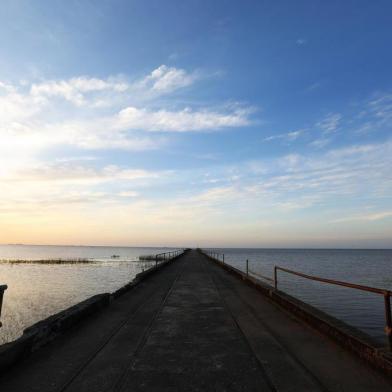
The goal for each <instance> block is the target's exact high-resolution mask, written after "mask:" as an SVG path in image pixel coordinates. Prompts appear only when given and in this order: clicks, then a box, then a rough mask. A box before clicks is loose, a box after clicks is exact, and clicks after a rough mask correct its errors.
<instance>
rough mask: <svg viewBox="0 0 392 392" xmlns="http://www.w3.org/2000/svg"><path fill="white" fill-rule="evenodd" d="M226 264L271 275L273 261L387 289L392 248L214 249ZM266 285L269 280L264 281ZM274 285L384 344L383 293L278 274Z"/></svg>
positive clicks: (391, 277) (390, 283) (391, 279)
mask: <svg viewBox="0 0 392 392" xmlns="http://www.w3.org/2000/svg"><path fill="white" fill-rule="evenodd" d="M217 251H219V252H223V253H225V262H227V263H229V264H231V265H233V266H235V267H237V268H238V269H240V270H242V271H245V270H246V259H248V260H249V269H250V271H254V272H256V273H258V274H262V275H264V276H267V277H270V278H273V269H274V266H275V265H279V266H282V267H286V268H288V269H293V270H296V271H299V272H303V273H305V274H308V275H316V276H320V277H323V278H330V279H336V280H342V281H347V282H351V283H358V284H363V285H367V286H373V287H379V288H384V289H388V290H392V250H340V249H339V250H337V249H335V250H334V249H332V250H331V249H322V250H319V249H317V250H316V249H219V250H217ZM266 283H270V282H267V281H266ZM278 285H279V289H281V290H284V291H286V292H287V293H289V294H291V295H293V296H295V297H297V298H299V299H301V300H302V301H304V302H307V303H309V304H311V305H313V306H315V307H317V308H319V309H321V310H323V311H325V312H326V313H328V314H331V315H333V316H334V317H336V318H338V319H340V320H342V321H344V322H346V323H348V324H349V325H352V326H354V327H356V328H358V329H360V330H362V331H364V332H366V333H367V334H369V335H371V336H372V337H373V338H374V339H375V340H376V341H377V342H379V343H380V344H381V345H383V344H384V343H385V334H384V326H385V316H384V300H383V296H381V295H377V294H372V293H367V292H362V291H358V290H353V289H349V288H344V287H339V286H333V285H329V284H325V283H320V282H315V281H311V280H308V279H303V278H300V277H297V276H294V275H289V274H286V273H284V272H281V271H279V272H278Z"/></svg>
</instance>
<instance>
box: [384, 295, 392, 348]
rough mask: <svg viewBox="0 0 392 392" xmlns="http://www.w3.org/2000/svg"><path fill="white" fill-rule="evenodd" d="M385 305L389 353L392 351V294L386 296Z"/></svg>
mask: <svg viewBox="0 0 392 392" xmlns="http://www.w3.org/2000/svg"><path fill="white" fill-rule="evenodd" d="M384 304H385V333H386V335H387V340H388V346H389V351H392V319H391V293H390V292H389V291H387V292H386V293H385V294H384Z"/></svg>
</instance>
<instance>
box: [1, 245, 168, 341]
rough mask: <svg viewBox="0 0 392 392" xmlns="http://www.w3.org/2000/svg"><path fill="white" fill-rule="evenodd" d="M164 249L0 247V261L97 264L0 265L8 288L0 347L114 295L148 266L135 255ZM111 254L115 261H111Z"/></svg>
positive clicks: (2, 282)
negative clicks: (91, 299) (103, 295)
mask: <svg viewBox="0 0 392 392" xmlns="http://www.w3.org/2000/svg"><path fill="white" fill-rule="evenodd" d="M169 250H171V249H162V248H110V247H108V248H105V247H54V246H49V247H46V246H0V259H22V258H23V259H30V260H31V259H50V258H64V259H68V258H78V257H80V258H89V259H94V260H98V261H99V262H96V263H91V264H89V263H81V264H50V265H44V264H8V263H0V284H7V285H8V289H7V290H6V291H5V294H4V303H3V311H2V316H1V319H2V322H3V327H1V328H0V344H1V343H5V342H7V341H10V340H13V339H15V338H17V337H18V336H20V334H21V333H22V332H23V329H24V328H26V327H28V326H30V325H31V324H33V323H35V322H37V321H39V320H42V319H43V318H46V317H48V316H50V315H51V314H54V313H57V312H59V311H61V310H63V309H66V308H68V307H69V306H72V305H74V304H76V303H78V302H80V301H82V300H84V299H86V298H88V297H90V296H92V295H95V294H100V293H104V292H113V291H115V290H117V289H118V288H120V287H121V286H123V285H124V284H126V283H128V282H129V281H130V280H132V279H133V278H134V277H135V275H136V274H137V273H139V272H141V271H142V270H144V269H147V268H149V267H150V266H151V262H144V261H138V257H139V255H143V254H152V253H160V252H165V251H169ZM113 254H116V255H119V256H120V257H119V258H116V259H111V256H112V255H113Z"/></svg>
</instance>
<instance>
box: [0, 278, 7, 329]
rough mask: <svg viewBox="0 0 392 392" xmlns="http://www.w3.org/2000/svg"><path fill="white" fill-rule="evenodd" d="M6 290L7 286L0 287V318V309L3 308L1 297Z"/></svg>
mask: <svg viewBox="0 0 392 392" xmlns="http://www.w3.org/2000/svg"><path fill="white" fill-rule="evenodd" d="M5 290H7V286H6V285H2V286H0V316H1V308H2V306H3V295H4V291H5ZM1 325H2V324H1V321H0V327H1Z"/></svg>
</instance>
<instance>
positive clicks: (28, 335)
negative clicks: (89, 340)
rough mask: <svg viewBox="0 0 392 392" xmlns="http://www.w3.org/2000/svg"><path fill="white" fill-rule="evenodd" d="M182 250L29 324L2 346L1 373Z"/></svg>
mask: <svg viewBox="0 0 392 392" xmlns="http://www.w3.org/2000/svg"><path fill="white" fill-rule="evenodd" d="M183 254H184V253H183ZM183 254H181V255H179V256H176V257H174V258H172V259H171V260H168V261H166V262H163V263H159V264H158V265H156V266H154V267H152V268H149V269H147V270H146V271H143V272H141V273H139V274H137V275H136V277H135V279H134V280H132V281H131V282H129V283H127V284H126V285H125V286H123V287H121V288H119V289H118V290H116V291H114V292H113V293H111V294H110V293H103V294H98V295H94V296H92V297H90V298H87V299H86V300H84V301H82V302H79V303H77V304H76V305H73V306H71V307H69V308H67V309H65V310H63V311H61V312H59V313H56V314H54V315H52V316H49V317H48V318H46V319H44V320H41V321H38V322H37V323H35V324H33V325H32V326H30V327H28V328H26V329H25V330H24V331H23V334H22V336H21V337H20V338H18V339H16V340H14V341H12V342H10V343H5V344H3V345H1V346H0V374H1V373H2V372H4V371H5V370H7V369H8V368H10V367H11V366H12V365H14V364H15V363H17V362H18V361H20V360H22V359H24V358H26V357H27V356H28V355H30V354H31V353H32V352H33V351H36V350H38V349H39V348H41V347H43V346H45V345H46V344H48V343H49V342H51V341H52V340H54V339H55V338H56V337H58V336H60V335H61V334H63V333H64V332H65V331H67V330H69V329H70V328H72V327H74V326H75V325H77V324H78V323H80V322H81V321H83V320H85V319H86V318H88V317H89V316H90V315H92V314H94V313H96V312H99V311H100V310H102V309H104V308H106V307H108V306H109V305H110V303H111V302H112V301H113V300H115V299H116V298H118V297H120V296H121V295H123V294H125V293H127V292H128V291H130V290H132V289H134V288H135V287H136V286H137V285H138V284H140V283H141V282H142V281H144V280H146V279H147V278H148V277H150V276H151V275H153V274H154V273H156V272H158V271H160V270H161V269H162V268H164V267H166V266H167V265H169V264H171V263H172V262H173V261H175V260H177V259H178V258H179V257H181V256H182V255H183Z"/></svg>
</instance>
